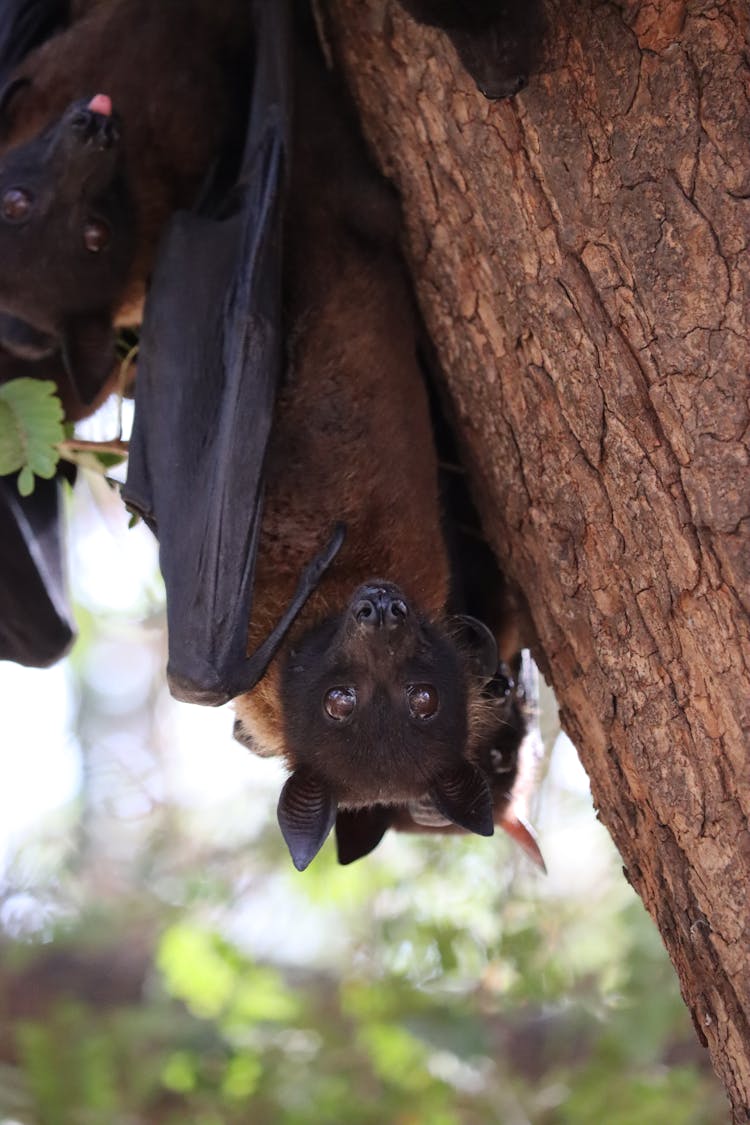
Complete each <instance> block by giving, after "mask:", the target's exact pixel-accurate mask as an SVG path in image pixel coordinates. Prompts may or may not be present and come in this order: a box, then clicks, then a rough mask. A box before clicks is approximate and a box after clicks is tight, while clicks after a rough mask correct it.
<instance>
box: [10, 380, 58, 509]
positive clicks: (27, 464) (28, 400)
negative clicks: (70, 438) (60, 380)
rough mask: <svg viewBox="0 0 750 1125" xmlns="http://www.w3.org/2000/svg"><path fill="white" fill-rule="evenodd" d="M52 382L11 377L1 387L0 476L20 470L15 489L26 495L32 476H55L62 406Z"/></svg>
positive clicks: (31, 484) (31, 488)
mask: <svg viewBox="0 0 750 1125" xmlns="http://www.w3.org/2000/svg"><path fill="white" fill-rule="evenodd" d="M56 391H57V388H56V386H55V384H54V383H51V382H48V381H42V380H39V379H29V378H22V379H11V380H10V381H9V382H8V383H4V384H3V385H2V386H0V476H6V475H8V474H9V473H15V472H19V470H20V473H19V477H18V491H19V492H20V493H21V495H22V496H29V495H30V494H31V493H32V492H33V490H34V477H35V476H38V477H42V478H44V479H49V478H50V477H53V476H54V475H55V470H56V468H57V463H58V461H59V459H60V453H59V450H58V445H59V443H60V442H61V441H62V440H63V438H64V436H65V434H64V430H63V409H62V404H61V402H60V400H59V398H58V397H57V394H56Z"/></svg>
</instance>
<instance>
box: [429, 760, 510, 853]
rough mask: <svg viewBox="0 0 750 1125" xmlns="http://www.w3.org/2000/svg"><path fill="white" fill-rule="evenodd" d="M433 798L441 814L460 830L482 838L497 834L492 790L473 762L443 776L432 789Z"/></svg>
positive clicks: (463, 762)
mask: <svg viewBox="0 0 750 1125" xmlns="http://www.w3.org/2000/svg"><path fill="white" fill-rule="evenodd" d="M430 798H431V800H432V802H433V804H434V805H435V808H436V809H437V810H438V812H441V813H442V814H443V816H445V817H447V818H448V820H450V821H452V822H453V824H457V825H458V826H459V828H465V829H466V831H467V832H475V833H476V834H477V835H478V836H491V835H492V834H493V833H494V831H495V823H494V820H493V817H492V794H491V792H490V787H489V785H488V784H487V782H486V780H485V778H484V775H483V774H481V773H480V772H479V770H478V769H476V767H475V766H472V765H471V763H470V762H467V761H466V760H462V761H461V764H460V765H458V766H456V767H455V769H453V770H451V771H450V772H449V773H445V774H442V775H441V777H439V778H438V780H437V782H436V783H435V784H434V785H433V786H432V788H431V789H430Z"/></svg>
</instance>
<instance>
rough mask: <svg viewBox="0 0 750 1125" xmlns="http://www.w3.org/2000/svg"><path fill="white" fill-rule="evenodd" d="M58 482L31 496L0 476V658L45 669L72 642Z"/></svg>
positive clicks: (39, 485) (40, 485) (40, 486)
mask: <svg viewBox="0 0 750 1125" xmlns="http://www.w3.org/2000/svg"><path fill="white" fill-rule="evenodd" d="M60 491H61V484H60V482H59V480H57V479H55V480H37V481H36V486H35V488H34V491H33V493H32V494H31V496H26V497H21V496H19V494H18V489H17V487H16V481H15V477H0V660H14V661H15V662H16V663H17V664H25V665H27V666H28V667H31V668H46V667H48V666H49V665H50V664H54V663H55V661H56V660H59V659H60V657H62V656H64V655H65V653H66V652H67V650H68V649H69V648H70V646H71V644H72V643H73V638H74V636H75V634H74V631H73V618H72V614H71V611H70V606H69V604H68V596H67V591H66V588H65V579H64V565H63V552H62V541H61V535H62V533H61V520H60V502H61V497H60Z"/></svg>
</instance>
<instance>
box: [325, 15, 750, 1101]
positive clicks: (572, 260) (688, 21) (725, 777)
mask: <svg viewBox="0 0 750 1125" xmlns="http://www.w3.org/2000/svg"><path fill="white" fill-rule="evenodd" d="M327 8H328V24H329V27H328V30H329V33H330V44H329V45H330V47H331V49H332V51H333V54H334V55H335V56H336V58H337V59H338V61H340V63H341V64H342V66H343V68H344V71H345V73H346V76H347V79H348V81H349V84H350V86H351V89H352V91H353V94H354V97H355V99H356V101H357V103H358V105H359V108H360V111H361V115H362V119H363V123H364V128H365V132H366V134H367V136H368V138H369V140H370V142H371V144H372V146H373V149H374V151H375V153H376V155H377V157H378V159H379V161H380V163H381V165H382V167H383V169H384V170H385V172H386V174H387V175H388V176H390V177H391V178H392V179H393V180H394V182H395V183H396V185H397V187H398V188H399V190H400V192H401V195H402V198H403V205H404V217H405V249H406V253H407V257H408V261H409V265H410V268H411V270H412V273H413V277H414V282H415V287H416V291H417V295H418V298H419V301H420V304H421V308H422V312H423V315H424V318H425V322H426V325H427V328H428V331H429V333H430V335H431V336H432V339H433V341H434V343H435V345H436V347H437V350H438V354H439V356H440V359H441V363H442V365H443V367H444V370H445V373H446V378H447V381H448V386H449V388H450V393H451V397H452V399H453V402H454V404H455V407H456V411H457V415H458V423H459V429H460V434H461V438H462V440H463V442H464V446H465V452H466V457H467V461H468V464H469V467H470V471H471V475H472V484H473V488H474V491H475V494H476V500H477V503H478V506H479V509H480V512H481V515H482V518H483V522H484V525H485V528H486V530H487V532H488V534H489V536H490V538H491V542H492V545H493V547H494V549H495V550H496V553H497V555H498V557H499V559H500V560H501V562H502V564H503V566H504V568H505V569H506V571H507V572H508V574H509V575H510V576H511V577H512V578H513V579H514V580H515V581H516V582H517V583H518V584H519V586H520V587H521V589H522V590H523V591H524V592H525V595H526V597H527V599H528V603H529V607H530V611H531V615H532V618H533V623H534V627H535V630H536V634H537V636H538V639H539V644H540V646H541V650H542V653H541V656H542V663H543V666H544V667H545V669H546V670H547V671H548V673H549V676H550V678H551V681H552V684H553V686H554V689H555V692H556V694H557V698H558V701H559V704H560V708H561V716H562V721H563V725H564V726H565V729H566V730H567V731H568V732H569V733H570V735H571V737H572V738H573V740H574V741H575V743H576V745H577V747H578V749H579V751H580V754H581V758H582V760H583V763H584V766H585V767H586V769H587V771H588V773H589V776H590V778H591V784H592V789H593V793H594V799H595V801H596V804H597V805H598V808H599V812H600V816H601V819H602V820H603V821H604V823H605V824H606V825H607V827H608V828H609V831H610V832H611V834H612V836H613V837H614V840H615V842H616V844H617V846H618V848H619V849H620V852H621V854H622V856H623V860H624V863H625V868H626V874H627V877H628V879H629V880H630V881H631V882H632V884H633V886H634V887H635V888H636V890H637V891H638V893H639V894H640V895H641V897H642V898H643V901H644V902H645V904H646V906H647V908H648V909H649V911H650V912H651V914H652V915H653V916H654V918H655V919H656V922H657V924H658V926H659V928H660V930H661V933H662V935H663V938H664V941H665V943H666V946H667V949H668V950H669V953H670V955H671V957H672V960H673V962H674V964H675V966H676V968H677V971H678V974H679V977H680V982H681V985H682V991H683V996H684V998H685V1001H686V1003H687V1004H688V1006H689V1007H690V1010H691V1012H692V1013H693V1018H694V1021H695V1025H696V1028H697V1030H698V1034H699V1036H700V1037H701V1039H702V1040H703V1041H704V1042H707V1044H708V1046H709V1048H710V1050H711V1054H712V1057H713V1061H714V1065H715V1067H716V1069H717V1071H718V1073H719V1075H720V1076H721V1078H722V1080H723V1081H724V1083H725V1084H726V1087H727V1090H728V1093H729V1096H730V1099H731V1102H732V1106H733V1112H734V1120H735V1121H746V1120H748V1118H750V1110H748V1106H750V942H749V941H748V938H749V936H750V891H749V888H750V832H748V812H749V811H750V765H749V763H750V755H748V726H750V690H749V689H748V676H747V665H748V663H750V660H749V659H748V657H749V654H750V643H749V642H750V638H749V636H748V612H747V611H748V608H749V607H750V584H748V571H749V569H750V519H749V518H748V516H749V514H750V505H749V504H748V500H749V492H748V489H749V485H750V480H749V476H748V450H747V446H746V444H745V443H744V439H746V437H747V432H748V394H747V392H748V382H747V364H748V354H749V352H750V349H749V347H748V338H747V337H748V317H747V309H748V305H747V296H746V294H747V282H748V276H749V274H750V262H749V260H748V256H747V253H746V246H747V243H748V236H749V235H750V200H749V199H748V196H749V195H750V160H748V140H747V138H748V137H750V113H749V112H748V92H749V87H748V78H749V75H748V67H747V63H746V61H745V59H744V58H743V54H742V47H743V44H742V38H743V36H742V32H743V30H745V29H744V28H743V26H742V24H743V21H746V18H747V16H746V8H745V5H744V3H743V0H688V2H687V3H686V2H684V0H648V2H646V0H643V3H640V2H639V0H631V2H629V3H628V2H627V0H624V2H623V3H620V4H618V3H609V4H608V3H603V4H599V3H593V5H592V4H591V2H590V0H578V3H574V2H573V0H562V2H558V0H551V2H550V3H549V5H548V9H547V14H548V25H549V26H548V29H547V37H546V40H547V41H546V47H545V52H546V54H545V61H544V63H543V65H542V67H541V72H540V74H539V75H538V76H537V77H535V78H534V79H532V81H531V84H530V86H529V88H528V89H527V90H525V91H524V92H523V93H522V94H521V95H520V96H518V97H516V98H514V99H512V100H510V101H506V102H501V103H491V102H488V101H486V100H485V99H484V98H483V97H482V96H481V95H480V94H479V93H478V92H477V91H476V89H475V88H474V86H473V83H472V82H471V80H470V78H469V77H468V76H467V75H466V73H465V72H464V71H463V70H462V68H461V66H460V63H459V62H458V59H457V56H456V54H455V52H454V51H453V48H452V46H451V45H450V42H449V41H448V39H447V38H446V37H445V36H444V35H442V34H441V33H440V32H438V31H432V30H429V29H425V28H420V27H418V26H417V25H416V24H414V23H413V22H412V21H411V20H410V19H409V18H408V17H406V16H405V15H404V14H403V13H402V11H401V9H400V8H398V6H397V5H396V4H395V3H393V2H392V0H391V2H389V3H386V2H384V0H367V2H365V0H329V3H328V5H327Z"/></svg>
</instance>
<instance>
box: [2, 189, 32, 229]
mask: <svg viewBox="0 0 750 1125" xmlns="http://www.w3.org/2000/svg"><path fill="white" fill-rule="evenodd" d="M33 202H34V199H33V196H32V195H31V193H30V192H28V191H24V189H23V188H10V189H9V190H8V191H6V192H5V193H4V194H3V198H2V202H0V210H1V211H2V215H3V218H4V219H7V220H8V222H9V223H22V222H23V220H24V219H26V218H28V216H29V212H30V211H31V205H32V203H33Z"/></svg>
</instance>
